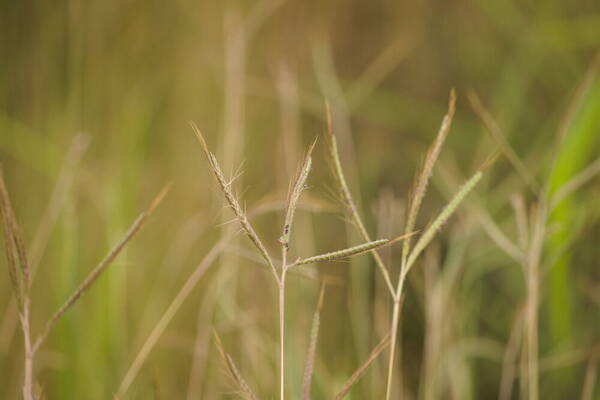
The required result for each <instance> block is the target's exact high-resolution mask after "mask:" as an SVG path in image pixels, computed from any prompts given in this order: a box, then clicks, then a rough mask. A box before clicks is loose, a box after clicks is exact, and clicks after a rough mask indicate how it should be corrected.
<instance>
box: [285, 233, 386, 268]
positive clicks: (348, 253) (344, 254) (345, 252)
mask: <svg viewBox="0 0 600 400" xmlns="http://www.w3.org/2000/svg"><path fill="white" fill-rule="evenodd" d="M391 242H392V240H390V239H378V240H373V241H371V242H367V243H362V244H359V245H357V246H354V247H348V248H346V249H342V250H336V251H331V252H329V253H324V254H319V255H316V256H312V257H307V258H299V259H298V260H296V262H295V263H294V264H292V265H291V266H297V265H306V264H313V263H319V262H324V261H335V260H339V259H343V258H349V257H352V256H356V255H359V254H362V253H365V252H367V251H370V250H373V249H377V248H379V247H382V246H385V245H387V244H390V243H391Z"/></svg>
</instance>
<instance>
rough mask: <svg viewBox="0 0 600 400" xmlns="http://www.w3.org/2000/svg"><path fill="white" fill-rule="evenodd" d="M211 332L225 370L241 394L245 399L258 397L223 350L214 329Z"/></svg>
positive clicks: (255, 399)
mask: <svg viewBox="0 0 600 400" xmlns="http://www.w3.org/2000/svg"><path fill="white" fill-rule="evenodd" d="M213 333H214V336H215V343H216V344H217V349H218V350H219V353H220V354H221V357H222V358H223V362H224V363H225V367H226V368H227V372H228V374H229V376H230V377H231V379H232V380H233V382H234V383H235V384H236V386H237V388H238V390H239V392H240V394H241V396H242V397H244V398H245V399H247V400H257V399H258V397H256V395H255V394H254V392H253V391H252V389H250V386H248V384H247V383H246V380H245V379H244V377H243V376H242V375H241V374H240V372H239V370H238V369H237V367H236V366H235V363H234V362H233V359H232V358H231V356H230V355H229V354H227V352H226V351H225V348H224V347H223V342H221V338H220V337H219V334H218V333H217V332H216V331H214V332H213Z"/></svg>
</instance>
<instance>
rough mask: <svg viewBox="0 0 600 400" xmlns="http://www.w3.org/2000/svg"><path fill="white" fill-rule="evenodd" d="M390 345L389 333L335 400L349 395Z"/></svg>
mask: <svg viewBox="0 0 600 400" xmlns="http://www.w3.org/2000/svg"><path fill="white" fill-rule="evenodd" d="M389 344H390V334H389V333H388V334H387V335H385V337H384V338H383V339H381V341H380V342H379V344H377V346H375V348H374V349H373V351H372V352H371V354H369V357H367V359H366V361H365V362H364V363H363V364H362V365H361V366H360V367H359V368H358V369H357V370H356V371H355V372H354V373H353V374H352V376H351V377H350V379H348V381H347V382H346V383H345V384H344V386H343V387H342V390H340V391H339V393H338V394H337V395H336V396H335V400H341V399H343V398H344V397H345V396H346V395H347V394H348V392H349V391H350V389H352V386H354V384H355V383H356V382H358V380H359V379H360V378H361V377H362V376H363V375H364V374H365V372H367V370H368V369H369V367H370V366H371V364H372V363H373V361H375V360H376V359H377V357H379V355H380V354H381V352H382V351H383V350H385V348H386V347H387V346H388V345H389Z"/></svg>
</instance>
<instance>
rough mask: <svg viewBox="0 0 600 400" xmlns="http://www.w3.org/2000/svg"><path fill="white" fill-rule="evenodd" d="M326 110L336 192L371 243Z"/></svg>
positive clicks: (385, 273)
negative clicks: (351, 190)
mask: <svg viewBox="0 0 600 400" xmlns="http://www.w3.org/2000/svg"><path fill="white" fill-rule="evenodd" d="M325 109H326V117H327V143H328V149H329V157H330V159H331V162H332V164H333V174H334V177H335V180H336V183H337V187H338V190H339V192H340V196H341V197H342V200H343V201H344V205H345V206H346V209H347V213H348V214H350V218H351V219H352V221H353V222H354V224H355V225H356V227H357V229H358V232H359V234H360V235H361V236H362V239H363V240H364V241H365V242H370V241H371V236H370V235H369V233H368V232H367V229H366V228H365V224H364V223H363V221H362V219H361V218H360V214H359V213H358V208H357V207H356V203H355V202H354V198H353V197H352V194H351V193H350V189H349V188H348V184H347V183H346V177H345V176H344V170H343V169H342V163H341V161H340V155H339V152H338V147H337V141H336V139H335V135H334V134H333V119H332V117H331V109H330V108H329V103H327V102H326V103H325ZM371 254H372V255H373V258H374V259H375V263H376V264H377V268H379V271H380V272H381V275H382V276H383V279H384V281H385V283H386V285H387V288H388V290H389V291H390V294H391V295H392V296H394V286H393V285H392V281H391V279H390V275H389V272H388V270H387V268H386V266H385V264H384V263H383V260H382V259H381V256H380V255H379V253H377V251H376V250H372V251H371Z"/></svg>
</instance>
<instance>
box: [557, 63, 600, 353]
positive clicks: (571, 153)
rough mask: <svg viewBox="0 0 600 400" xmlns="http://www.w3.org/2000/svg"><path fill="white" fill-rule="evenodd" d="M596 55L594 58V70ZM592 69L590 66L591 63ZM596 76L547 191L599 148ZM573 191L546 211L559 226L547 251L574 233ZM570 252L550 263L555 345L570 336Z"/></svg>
mask: <svg viewBox="0 0 600 400" xmlns="http://www.w3.org/2000/svg"><path fill="white" fill-rule="evenodd" d="M598 60H599V59H598V58H597V60H596V62H595V64H596V67H595V69H596V71H597V65H598ZM592 68H593V69H594V67H592ZM599 134H600V80H599V79H598V78H597V77H596V78H595V79H594V80H593V81H592V82H591V84H590V86H589V88H588V89H587V93H586V94H585V95H584V96H583V98H582V101H581V103H580V107H579V109H578V110H574V114H573V116H572V119H571V121H570V124H569V126H568V127H566V130H565V133H564V138H563V139H562V143H561V145H560V147H559V148H558V149H557V154H556V159H555V164H554V169H553V170H552V172H551V176H550V181H549V182H550V193H551V194H552V193H555V192H556V191H558V190H559V189H560V188H561V187H562V186H563V185H565V184H567V183H568V182H569V181H570V180H571V178H573V177H574V176H576V175H577V174H578V173H579V172H580V171H581V170H582V169H583V168H585V166H586V165H587V163H588V162H589V161H590V159H592V158H593V157H595V156H597V154H598V152H599V151H600V135H599ZM576 206H577V204H576V198H575V195H573V194H572V195H570V196H567V197H566V198H564V199H563V200H562V201H561V202H560V204H557V206H556V208H555V209H554V211H553V212H552V214H551V215H550V223H551V224H555V225H557V226H559V230H558V231H557V232H556V233H555V234H553V235H552V236H551V237H550V239H549V245H550V249H549V251H550V252H551V253H552V252H554V254H555V255H556V253H557V252H561V251H562V250H563V246H564V244H565V243H567V242H569V240H570V239H571V238H572V236H573V235H574V233H575V232H574V230H573V224H572V221H573V220H574V219H575V217H576V216H577V215H578V214H579V211H577V207H576ZM570 265H571V256H570V255H569V254H567V253H563V254H561V255H560V257H558V261H557V262H556V264H555V265H553V266H552V270H551V273H550V289H551V290H550V304H549V319H550V331H551V337H552V339H551V340H552V344H554V345H556V344H558V343H560V342H562V341H564V340H565V339H567V338H572V336H571V326H572V325H571V319H572V304H571V303H572V299H571V295H570V290H571V288H570V283H569V279H570V278H569V270H570Z"/></svg>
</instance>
